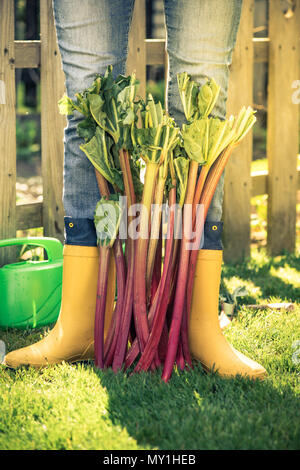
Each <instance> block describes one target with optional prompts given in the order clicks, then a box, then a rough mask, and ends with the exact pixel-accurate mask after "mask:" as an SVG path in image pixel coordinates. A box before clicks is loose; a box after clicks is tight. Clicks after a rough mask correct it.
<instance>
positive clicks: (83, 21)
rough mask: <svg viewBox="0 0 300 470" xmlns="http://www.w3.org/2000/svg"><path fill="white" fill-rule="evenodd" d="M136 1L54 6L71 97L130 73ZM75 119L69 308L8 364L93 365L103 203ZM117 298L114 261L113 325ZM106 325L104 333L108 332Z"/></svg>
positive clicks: (69, 184) (67, 250)
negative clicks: (97, 80) (98, 215)
mask: <svg viewBox="0 0 300 470" xmlns="http://www.w3.org/2000/svg"><path fill="white" fill-rule="evenodd" d="M133 3H134V2H133V0H54V2H53V5H54V14H55V23H56V29H57V37H58V44H59V48H60V52H61V57H62V63H63V69H64V72H65V76H66V88H67V94H68V95H69V96H70V97H71V98H72V99H73V98H74V95H75V93H76V92H80V91H83V90H84V89H85V88H87V87H88V86H89V85H91V83H92V81H93V78H94V76H95V74H97V73H104V72H105V69H106V67H107V66H108V65H113V66H114V73H115V74H116V75H117V74H119V73H124V72H125V62H126V57H127V44H128V32H129V26H130V21H131V17H132V10H133ZM80 119H82V117H81V116H79V115H78V114H77V115H74V116H73V117H71V118H70V119H68V124H67V128H66V129H65V138H64V144H65V156H64V157H65V160H64V196H63V203H64V209H65V214H66V217H65V226H66V232H65V246H64V261H63V287H62V302H61V310H60V314H59V318H58V320H57V322H56V325H55V326H54V328H53V329H52V330H51V331H50V333H49V334H48V336H46V337H45V338H44V339H43V340H41V341H39V342H38V343H36V344H33V345H31V346H28V347H26V348H22V349H19V350H17V351H13V352H11V353H9V354H7V355H6V357H5V359H4V362H5V363H6V364H7V365H8V366H9V367H13V368H14V367H17V366H20V365H23V364H26V365H32V366H34V367H42V366H44V365H47V364H55V363H59V362H62V361H69V362H74V361H78V360H85V359H92V358H93V355H94V317H95V306H96V293H97V278H98V265H99V263H98V249H97V246H96V245H97V242H96V232H95V226H94V222H93V218H94V210H95V206H96V203H97V201H98V200H99V198H100V195H99V191H98V186H97V182H96V177H95V172H94V167H93V166H92V164H91V163H90V162H89V160H88V159H87V158H86V156H85V155H84V153H83V152H81V150H80V149H79V144H80V142H81V140H80V139H79V137H78V136H77V130H76V127H77V124H78V122H79V120H80ZM114 295H115V269H114V260H113V258H112V259H111V263H110V270H109V282H108V291H107V304H106V305H107V311H106V312H107V313H106V318H107V319H108V320H109V317H110V316H111V313H112V309H113V302H114ZM107 326H108V325H107V322H106V325H105V331H107Z"/></svg>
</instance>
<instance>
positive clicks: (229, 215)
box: [223, 0, 254, 261]
mask: <svg viewBox="0 0 300 470" xmlns="http://www.w3.org/2000/svg"><path fill="white" fill-rule="evenodd" d="M253 11H254V1H253V0H244V2H243V8H242V15H241V22H240V27H239V31H238V37H237V42H236V46H235V50H234V53H233V60H232V65H231V67H230V78H229V93H228V103H227V114H228V116H229V115H230V114H237V113H238V112H239V110H240V109H241V107H242V106H248V105H252V99H253V40H252V34H253ZM251 160H252V134H251V135H248V137H246V138H245V140H244V141H243V142H242V143H241V144H240V145H239V147H238V148H237V150H235V151H234V152H233V154H232V156H231V157H230V160H229V163H228V165H227V167H226V173H225V175H226V176H225V189H224V211H223V220H224V238H223V240H224V259H225V261H237V260H241V259H243V258H245V257H247V256H249V254H250V210H251V205H250V199H251Z"/></svg>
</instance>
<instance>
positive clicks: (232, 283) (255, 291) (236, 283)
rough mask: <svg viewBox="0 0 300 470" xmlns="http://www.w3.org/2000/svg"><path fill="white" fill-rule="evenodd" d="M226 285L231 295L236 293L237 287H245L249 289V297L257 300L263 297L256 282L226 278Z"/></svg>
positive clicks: (235, 277)
mask: <svg viewBox="0 0 300 470" xmlns="http://www.w3.org/2000/svg"><path fill="white" fill-rule="evenodd" d="M224 285H225V287H226V289H227V290H228V291H229V292H230V293H232V292H234V290H235V289H236V288H237V287H245V288H246V289H247V292H248V295H251V296H253V297H256V298H257V297H261V296H262V291H261V289H260V287H258V286H257V285H255V283H254V282H252V281H250V280H245V279H242V278H240V277H238V276H232V277H231V278H229V279H228V278H227V279H226V278H224Z"/></svg>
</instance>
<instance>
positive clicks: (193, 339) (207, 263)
mask: <svg viewBox="0 0 300 470" xmlns="http://www.w3.org/2000/svg"><path fill="white" fill-rule="evenodd" d="M221 265H222V250H200V251H199V254H198V259H197V265H196V271H195V280H194V288H193V295H192V304H191V311H190V319H189V345H190V351H191V354H192V356H193V357H194V358H195V359H197V360H199V361H200V362H201V364H202V366H203V367H204V369H205V370H207V371H210V370H214V371H217V372H218V373H219V374H220V375H221V376H224V377H226V376H228V377H234V376H236V375H242V376H248V377H251V378H253V379H256V378H260V379H262V378H264V377H265V376H266V374H267V373H266V370H265V369H264V367H262V366H261V365H260V364H258V363H257V362H255V361H253V360H252V359H250V358H248V357H247V356H245V355H244V354H243V353H241V352H239V351H237V350H236V349H234V348H233V346H231V345H230V344H229V343H228V341H227V339H226V338H225V336H224V335H223V333H222V330H221V328H220V323H219V317H218V306H219V288H220V278H221Z"/></svg>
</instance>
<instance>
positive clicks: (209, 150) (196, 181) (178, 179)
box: [59, 66, 256, 382]
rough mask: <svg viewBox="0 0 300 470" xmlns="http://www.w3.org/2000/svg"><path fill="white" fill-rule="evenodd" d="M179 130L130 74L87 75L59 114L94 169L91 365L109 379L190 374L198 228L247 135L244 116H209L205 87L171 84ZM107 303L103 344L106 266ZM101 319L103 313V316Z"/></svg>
mask: <svg viewBox="0 0 300 470" xmlns="http://www.w3.org/2000/svg"><path fill="white" fill-rule="evenodd" d="M178 89H179V94H180V97H181V101H182V105H183V110H184V113H185V117H186V123H185V124H184V125H182V127H181V128H179V127H178V126H177V125H176V123H175V122H174V120H173V119H172V118H171V117H170V116H169V115H168V114H167V112H166V111H165V110H164V109H163V106H162V105H161V103H160V102H157V103H155V102H154V100H153V97H152V96H151V95H148V97H147V100H146V101H144V100H143V99H141V98H139V97H138V95H137V91H138V80H137V79H136V77H135V75H134V74H132V75H130V76H127V77H125V76H123V75H119V76H117V77H114V75H113V69H112V67H111V66H110V67H108V68H107V71H106V73H105V74H104V75H98V76H96V78H95V80H94V82H93V83H92V85H91V86H90V88H88V89H86V90H84V91H83V92H81V93H78V94H77V95H76V97H75V99H74V100H72V99H71V98H69V97H68V96H66V95H65V96H64V97H63V98H62V99H61V100H60V102H59V107H60V111H61V113H63V114H78V113H80V114H81V115H83V116H84V119H82V120H81V121H80V123H79V124H78V134H79V136H80V137H82V138H83V140H84V142H83V143H82V145H81V146H80V148H81V150H82V151H83V152H84V153H85V155H86V156H87V158H88V159H89V160H90V161H91V163H92V164H93V165H94V167H95V172H96V176H97V181H98V185H99V191H100V194H101V199H100V201H99V203H98V204H97V207H96V210H95V226H96V232H97V238H98V244H99V253H100V256H99V273H98V291H97V300H96V312H95V365H96V366H97V367H99V368H107V367H112V369H113V370H114V371H118V370H127V369H129V368H131V369H132V370H133V372H139V371H147V370H155V369H157V368H161V369H162V379H163V380H164V381H165V382H167V381H168V380H169V379H170V377H171V375H172V371H173V369H174V366H175V367H177V368H179V369H182V370H183V369H185V368H189V367H192V359H191V356H190V352H189V345H188V334H187V332H188V321H189V311H190V307H191V298H192V290H193V282H194V273H195V266H196V260H197V253H198V250H199V249H201V239H202V235H203V226H204V222H205V218H206V215H207V211H208V208H209V205H210V202H211V199H212V197H213V195H214V192H215V189H216V186H217V184H218V181H219V179H220V177H221V174H222V173H223V170H224V168H225V165H226V163H227V161H228V159H229V156H230V154H231V152H232V150H233V149H234V148H235V147H236V146H237V145H238V144H239V142H240V141H241V140H242V139H243V138H244V136H245V135H246V134H247V133H248V132H249V130H250V129H251V127H252V126H253V124H254V122H255V120H256V118H255V116H254V112H253V110H252V108H250V107H249V108H247V109H246V108H243V109H242V110H241V111H240V113H239V115H238V116H237V117H233V116H231V117H230V118H229V119H227V120H220V119H218V118H215V117H212V115H211V114H212V111H213V108H214V105H215V103H216V101H217V99H218V95H219V91H220V88H219V86H218V85H217V84H216V83H215V81H214V80H213V79H211V80H207V81H206V82H205V83H204V84H202V85H201V84H198V83H196V82H193V81H192V80H191V78H190V76H189V75H188V74H186V73H181V74H179V75H178ZM110 256H114V259H115V264H116V270H117V276H116V284H117V285H116V292H117V295H116V301H115V305H114V311H113V312H112V320H111V323H110V327H109V331H108V333H107V335H106V337H104V321H105V315H106V310H105V305H106V289H107V282H108V266H109V258H110ZM110 313H111V312H110Z"/></svg>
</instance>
